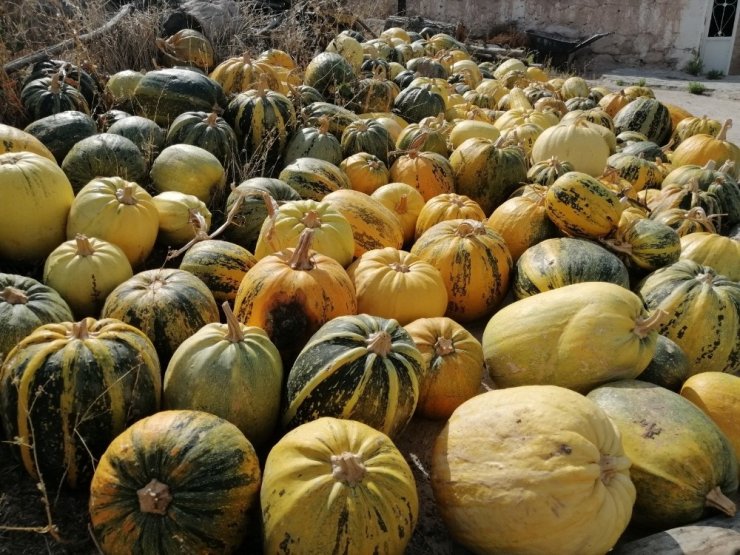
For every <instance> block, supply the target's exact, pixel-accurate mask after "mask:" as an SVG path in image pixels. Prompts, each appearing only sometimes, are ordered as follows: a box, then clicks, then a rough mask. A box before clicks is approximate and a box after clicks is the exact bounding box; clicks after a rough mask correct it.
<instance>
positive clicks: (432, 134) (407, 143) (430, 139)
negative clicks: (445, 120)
mask: <svg viewBox="0 0 740 555" xmlns="http://www.w3.org/2000/svg"><path fill="white" fill-rule="evenodd" d="M425 121H426V120H422V123H411V124H409V125H407V126H406V127H404V129H403V131H401V134H400V135H399V136H398V140H396V148H397V149H398V150H407V149H411V148H412V146H411V145H412V144H413V145H414V146H415V148H416V149H418V150H420V151H430V152H436V153H437V154H439V155H441V156H444V157H447V156H449V154H450V150H449V148H448V146H447V134H448V132H450V131H451V130H450V129H446V128H445V126H444V124H442V123H441V122H440V121H439V120H437V119H435V120H434V121H432V122H428V123H423V122H425ZM422 134H423V135H424V137H423V138H420V136H421V135H422ZM496 136H497V137H498V133H497V134H496Z"/></svg>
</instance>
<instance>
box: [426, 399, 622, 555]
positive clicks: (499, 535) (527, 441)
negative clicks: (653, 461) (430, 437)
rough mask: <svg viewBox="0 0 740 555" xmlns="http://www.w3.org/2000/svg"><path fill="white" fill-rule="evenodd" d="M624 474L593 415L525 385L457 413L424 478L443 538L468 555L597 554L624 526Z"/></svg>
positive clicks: (617, 451) (614, 444) (584, 406)
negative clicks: (449, 538) (439, 518)
mask: <svg viewBox="0 0 740 555" xmlns="http://www.w3.org/2000/svg"><path fill="white" fill-rule="evenodd" d="M629 468H630V460H629V459H628V458H627V457H626V456H625V454H624V450H623V448H622V442H621V440H620V437H619V433H618V432H617V431H616V429H615V427H614V425H613V424H612V423H611V421H610V420H609V418H608V417H607V415H606V414H605V413H604V412H603V411H602V410H601V409H599V407H597V406H596V405H595V404H594V403H593V402H591V401H589V400H588V399H586V398H585V397H583V396H582V395H579V394H578V393H575V392H573V391H570V390H567V389H564V388H561V387H555V386H549V385H532V386H524V387H517V388H511V389H499V390H494V391H488V392H486V393H482V394H481V395H477V396H476V397H473V398H472V399H470V400H469V401H466V402H465V403H463V404H462V405H460V406H459V407H458V408H457V410H455V412H454V413H453V414H452V416H451V417H450V419H449V421H448V422H447V425H446V426H445V428H444V429H443V430H442V432H441V433H440V434H439V436H438V437H437V441H436V443H435V445H434V451H433V459H432V472H431V478H432V489H433V491H434V498H435V501H436V503H437V506H438V507H439V510H440V513H441V514H442V518H443V520H444V522H445V524H446V525H447V529H448V530H449V531H450V534H451V535H452V537H453V538H454V539H455V540H456V541H458V542H460V543H461V544H463V545H464V546H465V547H467V548H468V549H469V550H471V551H472V552H474V553H507V554H522V555H523V554H525V553H526V554H528V555H550V554H552V553H554V552H557V553H558V554H559V555H603V554H604V553H606V552H607V551H609V550H610V549H611V548H612V547H613V546H614V544H615V543H616V542H617V540H618V539H619V537H620V535H621V534H622V533H623V532H624V530H625V529H626V527H627V524H628V523H629V521H630V516H631V514H632V506H633V505H634V502H635V487H634V485H633V484H632V481H631V480H630V473H629ZM553 550H554V551H553Z"/></svg>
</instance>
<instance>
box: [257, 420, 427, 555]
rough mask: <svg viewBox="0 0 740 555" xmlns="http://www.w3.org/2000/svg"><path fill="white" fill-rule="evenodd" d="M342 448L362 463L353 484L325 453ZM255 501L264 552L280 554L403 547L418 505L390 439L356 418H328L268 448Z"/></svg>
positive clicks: (383, 550)
mask: <svg viewBox="0 0 740 555" xmlns="http://www.w3.org/2000/svg"><path fill="white" fill-rule="evenodd" d="M348 453H349V454H353V455H356V456H357V457H358V459H359V461H360V462H361V464H362V465H363V466H364V469H365V474H364V476H363V477H362V479H361V480H359V481H358V482H356V483H354V484H350V483H349V482H348V481H345V480H342V479H340V478H338V477H335V476H334V473H333V470H334V468H333V463H332V457H341V456H342V455H343V454H348ZM260 502H261V505H262V520H263V530H264V536H263V537H264V552H265V553H278V554H282V555H288V554H292V555H299V554H303V553H317V554H318V553H327V554H328V553H358V554H359V553H377V554H378V555H386V554H387V555H393V554H397V553H403V552H404V550H405V548H406V546H407V544H408V542H409V540H410V539H411V536H412V534H413V530H414V527H415V526H416V522H417V519H418V511H419V501H418V494H417V492H416V484H415V482H414V476H413V474H412V473H411V469H410V468H409V466H408V463H406V461H405V459H404V457H403V455H402V454H401V453H400V452H399V451H398V449H397V448H396V447H395V445H394V444H393V442H392V441H391V440H390V439H389V438H388V437H387V436H386V435H385V434H382V433H380V432H378V431H377V430H374V429H372V428H371V427H369V426H367V425H365V424H362V423H360V422H356V421H353V420H340V419H336V418H329V417H324V418H319V419H317V420H314V421H312V422H308V423H306V424H303V425H302V426H299V427H298V428H296V429H295V430H292V431H291V432H288V433H287V434H286V435H285V436H283V437H282V439H280V441H278V443H277V444H276V445H275V446H274V447H273V449H272V450H271V451H270V454H269V455H268V457H267V461H266V462H265V470H264V475H263V481H262V488H261V492H260ZM306 516H309V518H310V519H311V521H312V523H311V525H310V526H306V525H305V522H306Z"/></svg>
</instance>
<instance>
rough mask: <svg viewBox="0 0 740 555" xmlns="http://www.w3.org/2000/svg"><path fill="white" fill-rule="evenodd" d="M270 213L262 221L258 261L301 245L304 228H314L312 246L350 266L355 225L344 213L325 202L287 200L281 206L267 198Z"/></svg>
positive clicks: (256, 251) (345, 265)
mask: <svg viewBox="0 0 740 555" xmlns="http://www.w3.org/2000/svg"><path fill="white" fill-rule="evenodd" d="M265 202H266V203H267V204H268V210H267V214H268V217H267V218H265V221H264V223H263V224H262V229H261V230H260V234H259V237H258V238H257V246H256V247H255V249H254V255H255V257H256V258H257V260H260V259H262V258H264V257H265V256H267V255H269V254H273V253H275V252H278V251H280V250H283V249H285V248H288V247H295V246H296V245H298V239H299V237H300V235H301V233H302V232H303V230H304V229H307V228H309V229H312V230H313V239H312V241H311V248H313V250H315V251H316V252H319V253H321V254H325V255H326V256H329V257H331V258H333V259H334V260H336V261H337V262H339V263H340V264H341V265H342V266H344V267H347V266H349V264H350V263H351V262H352V258H353V257H354V252H355V239H354V236H353V235H352V226H351V225H350V223H349V221H348V220H347V218H345V217H344V216H343V215H342V213H341V212H339V211H338V210H337V209H336V208H334V207H333V206H331V205H330V204H328V203H326V202H316V201H315V200H295V201H288V202H286V203H284V204H283V205H282V206H276V205H274V203H273V201H272V199H265Z"/></svg>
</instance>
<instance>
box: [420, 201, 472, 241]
mask: <svg viewBox="0 0 740 555" xmlns="http://www.w3.org/2000/svg"><path fill="white" fill-rule="evenodd" d="M459 219H463V220H477V221H479V222H482V221H484V220H485V219H486V214H485V213H484V212H483V209H482V208H481V206H480V204H478V203H477V202H475V201H474V200H473V199H471V198H470V197H467V196H465V195H458V194H457V193H445V194H441V195H437V196H434V197H432V198H431V199H429V200H428V201H427V202H426V204H424V207H423V208H422V209H421V212H419V217H418V218H417V220H416V230H415V237H416V238H417V239H418V238H419V237H421V236H422V235H423V234H424V232H425V231H426V230H427V229H429V228H430V227H432V226H434V225H436V224H438V223H440V222H444V221H447V220H459Z"/></svg>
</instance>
